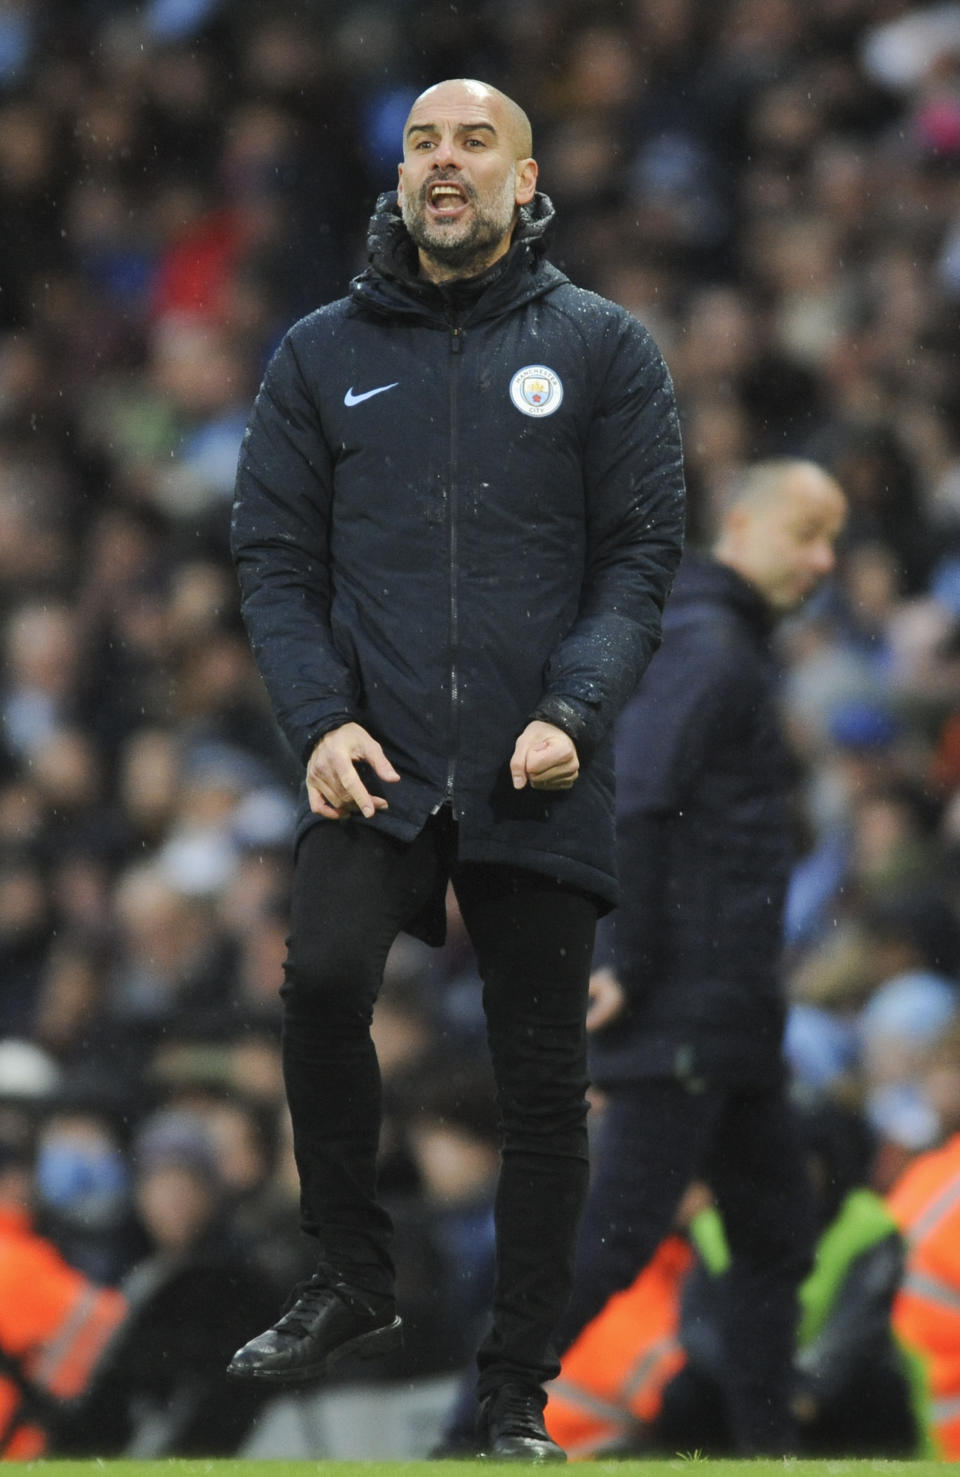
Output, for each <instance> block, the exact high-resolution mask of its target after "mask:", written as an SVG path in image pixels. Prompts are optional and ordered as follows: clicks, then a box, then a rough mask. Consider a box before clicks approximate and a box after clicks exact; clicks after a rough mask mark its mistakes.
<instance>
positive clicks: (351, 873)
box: [281, 821, 444, 1294]
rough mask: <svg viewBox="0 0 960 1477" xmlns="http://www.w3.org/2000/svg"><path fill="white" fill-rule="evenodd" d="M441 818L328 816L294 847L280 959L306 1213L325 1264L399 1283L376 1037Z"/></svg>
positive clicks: (428, 886) (428, 887) (430, 868)
mask: <svg viewBox="0 0 960 1477" xmlns="http://www.w3.org/2000/svg"><path fill="white" fill-rule="evenodd" d="M440 852H441V846H440V841H439V838H438V833H437V831H436V828H435V827H431V826H428V827H427V828H426V830H424V831H423V832H421V834H420V835H419V836H418V837H417V838H416V840H415V841H413V842H410V843H404V842H398V841H395V840H393V839H392V838H391V837H389V836H384V835H383V834H382V833H380V832H378V831H375V830H374V829H373V828H372V827H366V826H359V825H353V824H350V823H341V822H333V821H328V822H326V821H325V822H322V823H320V824H318V825H315V826H313V827H311V829H310V830H309V831H307V833H306V834H305V836H304V837H303V839H302V841H301V843H300V846H299V848H298V852H297V859H296V866H295V870H294V882H293V895H292V900H291V919H290V938H289V941H288V950H287V958H286V963H285V965H284V974H285V979H284V984H283V987H282V989H281V995H282V997H283V1070H284V1080H285V1085H286V1091H287V1101H288V1103H289V1106H290V1115H291V1119H292V1122H293V1141H294V1153H295V1156H296V1161H297V1168H298V1171H299V1174H300V1189H301V1196H300V1203H301V1222H302V1225H303V1228H304V1230H305V1231H307V1232H308V1233H309V1234H311V1235H313V1236H316V1237H317V1238H318V1241H319V1255H320V1261H321V1262H322V1263H326V1264H328V1265H329V1266H330V1267H332V1268H334V1269H336V1271H338V1272H339V1273H340V1275H341V1276H342V1277H343V1278H344V1280H345V1281H347V1282H348V1283H350V1284H351V1285H353V1286H355V1287H357V1288H361V1289H363V1290H365V1291H367V1292H371V1293H383V1294H390V1293H392V1291H393V1263H392V1261H391V1258H390V1253H389V1250H388V1247H389V1241H390V1234H391V1229H392V1228H391V1223H390V1218H389V1216H388V1215H387V1213H386V1211H385V1210H384V1209H383V1207H382V1206H381V1205H380V1204H379V1202H378V1200H377V1196H376V1160H377V1147H378V1142H379V1135H380V1117H381V1094H380V1072H379V1067H378V1064H377V1056H376V1051H375V1049H374V1046H373V1042H372V1040H371V1038H370V1022H371V1020H372V1016H373V1006H374V1002H375V1000H376V997H377V994H378V992H379V989H380V984H381V981H382V978H383V969H384V965H385V963H386V958H387V954H388V952H389V950H390V946H391V944H392V943H393V941H394V939H395V938H396V935H397V933H398V932H399V931H400V930H401V929H402V928H403V926H404V924H405V923H408V922H409V921H410V919H411V918H412V917H413V916H414V914H415V913H416V912H417V911H418V909H419V907H420V906H421V905H422V904H423V902H424V901H425V900H426V899H427V898H428V897H429V896H430V895H431V893H432V891H433V890H434V888H435V887H436V885H437V877H438V870H439V869H440V868H441V867H442V866H443V864H444V863H443V860H442V857H441V855H440Z"/></svg>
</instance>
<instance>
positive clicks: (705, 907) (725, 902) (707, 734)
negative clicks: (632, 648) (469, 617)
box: [591, 552, 792, 1084]
mask: <svg viewBox="0 0 960 1477" xmlns="http://www.w3.org/2000/svg"><path fill="white" fill-rule="evenodd" d="M771 630H772V622H771V616H770V612H769V609H768V607H767V606H766V604H765V603H764V601H763V600H762V599H761V597H760V596H759V595H758V594H757V593H756V592H755V591H754V590H753V589H752V588H751V587H750V586H749V585H748V584H747V583H746V582H745V581H744V580H743V579H741V577H740V576H739V575H738V574H737V573H736V572H735V571H734V570H732V569H730V568H729V567H728V566H726V565H723V564H720V563H718V562H717V561H716V560H713V559H709V558H704V557H702V556H699V555H695V554H693V553H690V552H688V553H687V555H686V556H685V557H684V561H683V564H682V566H681V569H680V572H679V574H678V575H677V580H676V584H675V586H674V590H673V594H672V596H671V598H670V604H669V606H668V607H667V612H666V616H665V620H664V629H663V645H662V648H661V650H660V651H659V652H658V653H657V655H656V657H655V659H654V660H653V661H652V662H651V664H650V668H649V670H648V672H647V674H646V676H645V677H644V680H643V683H642V686H641V689H640V691H639V693H638V694H637V695H636V697H635V698H634V699H633V700H632V701H631V702H630V703H629V704H628V705H627V707H626V709H625V711H624V713H623V715H622V718H621V720H620V722H619V724H618V729H617V770H618V775H619V784H618V794H619V799H618V839H619V849H620V867H621V880H622V892H623V896H622V904H621V907H620V908H619V909H618V910H617V913H616V915H615V916H614V917H613V918H612V919H610V920H605V921H604V927H603V937H602V944H601V947H602V949H603V951H604V957H605V959H608V960H611V961H612V960H613V956H614V954H615V963H616V970H617V973H618V975H619V978H620V980H621V983H622V984H623V986H624V988H625V989H626V992H627V995H628V997H629V1007H628V1010H627V1012H626V1014H625V1015H624V1016H621V1018H620V1019H619V1020H618V1021H616V1022H614V1023H613V1024H611V1025H610V1026H609V1027H607V1028H606V1029H605V1030H603V1031H600V1032H598V1033H597V1034H596V1035H595V1036H594V1037H593V1038H592V1043H591V1070H592V1073H593V1076H594V1078H595V1079H596V1080H597V1081H600V1082H604V1081H610V1082H617V1081H624V1080H633V1079H637V1078H642V1077H645V1076H662V1075H672V1074H674V1073H676V1074H677V1075H679V1076H681V1077H684V1078H688V1079H690V1080H694V1081H695V1080H696V1079H698V1078H703V1079H705V1080H707V1081H709V1082H711V1083H718V1084H748V1083H757V1084H760V1083H762V1082H765V1081H769V1080H770V1079H771V1078H776V1077H778V1076H779V1075H780V1073H781V1070H782V1066H781V1052H780V1046H781V1038H782V1031H783V1018H784V1005H783V1000H782V996H781V988H780V980H779V969H778V965H779V958H780V951H781V939H782V917H783V905H784V896H785V891H786V885H787V880H788V876H789V871H790V866H791V862H792V846H791V828H790V820H789V815H788V785H789V764H788V759H787V754H786V751H785V748H784V744H783V741H782V738H781V733H780V728H779V719H778V713H777V708H776V700H775V683H776V668H775V664H774V661H773V658H772V654H771V649H770V635H771Z"/></svg>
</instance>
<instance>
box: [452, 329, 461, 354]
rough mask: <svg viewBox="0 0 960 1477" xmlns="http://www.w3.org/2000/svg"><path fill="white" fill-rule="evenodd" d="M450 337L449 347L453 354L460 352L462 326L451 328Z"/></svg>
mask: <svg viewBox="0 0 960 1477" xmlns="http://www.w3.org/2000/svg"><path fill="white" fill-rule="evenodd" d="M450 338H451V340H452V342H451V345H450V347H451V348H452V350H453V352H454V353H455V354H462V353H463V329H462V328H459V327H458V328H451V330H450Z"/></svg>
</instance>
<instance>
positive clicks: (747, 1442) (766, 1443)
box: [558, 1078, 814, 1455]
mask: <svg viewBox="0 0 960 1477" xmlns="http://www.w3.org/2000/svg"><path fill="white" fill-rule="evenodd" d="M593 1157H594V1166H595V1168H594V1176H593V1182H592V1185H591V1189H590V1195H589V1199H588V1202H587V1208H586V1212H585V1215H584V1220H583V1229H582V1234H581V1237H580V1244H579V1250H578V1256H577V1263H576V1273H575V1278H574V1293H573V1298H572V1300H571V1303H570V1305H569V1308H568V1312H567V1314H566V1315H565V1317H564V1319H563V1322H562V1326H561V1328H560V1329H559V1330H558V1342H559V1345H560V1348H561V1350H564V1349H566V1348H567V1347H568V1346H569V1344H570V1343H572V1341H573V1339H574V1338H575V1337H576V1335H577V1333H579V1331H580V1329H581V1328H583V1327H584V1326H585V1325H586V1324H587V1323H588V1322H589V1321H590V1320H591V1318H593V1317H594V1316H595V1315H596V1314H597V1313H598V1312H599V1311H600V1309H601V1308H602V1307H603V1306H604V1304H605V1303H606V1301H607V1299H608V1298H609V1297H610V1296H611V1295H612V1294H613V1293H615V1292H617V1291H619V1290H620V1289H621V1288H624V1287H628V1286H629V1285H630V1284H631V1283H632V1282H633V1280H634V1278H635V1277H636V1276H637V1274H638V1272H639V1271H640V1270H641V1268H643V1267H644V1266H645V1265H646V1263H647V1262H648V1261H649V1260H650V1258H651V1257H652V1256H653V1254H654V1252H655V1250H656V1248H657V1246H658V1245H659V1244H660V1242H661V1241H662V1240H663V1238H664V1236H666V1235H667V1234H668V1233H669V1231H670V1230H671V1228H672V1225H673V1222H674V1217H675V1214H676V1211H677V1208H678V1205H679V1203H680V1200H681V1197H682V1196H683V1193H684V1191H685V1190H686V1188H687V1186H688V1185H689V1184H690V1182H691V1181H692V1180H694V1179H702V1180H704V1181H706V1182H707V1183H708V1184H709V1186H710V1188H711V1189H712V1191H713V1193H714V1196H715V1199H716V1202H717V1206H718V1209H719V1211H720V1214H721V1216H722V1218H723V1223H724V1229H725V1231H726V1236H727V1241H728V1243H729V1247H730V1253H731V1266H730V1272H729V1275H728V1276H727V1277H726V1278H724V1280H723V1286H724V1291H723V1307H722V1309H721V1310H720V1314H721V1319H720V1321H721V1324H722V1332H723V1339H724V1361H723V1362H724V1381H725V1395H726V1399H727V1405H728V1419H729V1422H730V1428H731V1430H732V1432H733V1436H734V1441H735V1444H736V1447H737V1449H738V1450H739V1451H740V1452H741V1453H743V1454H754V1455H756V1454H771V1455H776V1454H782V1453H786V1452H789V1451H791V1450H793V1449H795V1432H794V1430H793V1425H792V1421H791V1419H790V1414H789V1395H790V1388H791V1384H792V1368H793V1357H794V1350H795V1337H796V1321H797V1288H798V1286H799V1284H800V1282H801V1281H802V1280H803V1278H804V1277H805V1276H806V1274H807V1272H808V1270H809V1267H810V1258H811V1254H812V1245H813V1238H814V1226H813V1214H812V1209H811V1195H810V1189H809V1181H808V1178H807V1171H806V1168H805V1165H804V1162H803V1158H802V1154H801V1150H800V1144H799V1138H798V1133H797V1129H796V1126H795V1122H794V1117H793V1112H792V1109H791V1107H790V1104H789V1101H788V1099H787V1094H786V1090H785V1088H784V1087H782V1086H779V1085H776V1086H770V1087H768V1088H755V1089H749V1088H743V1089H736V1090H735V1089H731V1088H723V1087H713V1088H709V1087H708V1088H706V1089H704V1090H702V1091H691V1090H690V1089H689V1088H688V1087H687V1086H686V1085H685V1084H684V1083H683V1082H682V1081H680V1080H679V1079H676V1078H650V1079H645V1080H638V1081H636V1082H631V1083H627V1084H623V1085H621V1086H618V1087H617V1088H616V1089H614V1090H612V1091H611V1093H610V1097H609V1101H608V1104H607V1106H606V1108H605V1110H604V1116H603V1120H602V1124H601V1127H600V1129H599V1132H598V1135H597V1141H596V1143H595V1145H594V1152H593Z"/></svg>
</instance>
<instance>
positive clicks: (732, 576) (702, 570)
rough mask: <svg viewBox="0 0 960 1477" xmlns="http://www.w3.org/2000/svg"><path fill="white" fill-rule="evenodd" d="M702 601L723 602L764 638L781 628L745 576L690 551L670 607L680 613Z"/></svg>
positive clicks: (773, 612) (770, 607)
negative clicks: (685, 607) (684, 608)
mask: <svg viewBox="0 0 960 1477" xmlns="http://www.w3.org/2000/svg"><path fill="white" fill-rule="evenodd" d="M702 600H708V601H721V602H722V603H723V604H725V605H728V606H730V607H732V608H733V609H735V610H736V611H737V612H738V613H739V614H740V615H741V616H742V617H743V618H744V619H745V620H747V621H748V622H749V623H750V625H751V626H753V627H754V629H755V630H756V631H757V632H759V633H761V634H762V635H764V636H767V635H769V634H770V633H771V632H772V631H773V628H774V627H775V625H776V624H777V612H776V611H775V610H774V609H773V607H772V606H771V605H770V603H769V602H768V601H767V600H765V599H764V598H763V596H762V595H761V594H760V591H759V590H757V589H756V588H755V587H754V586H753V585H751V584H750V583H749V581H748V580H745V579H744V578H743V576H742V575H741V574H738V573H737V571H736V570H735V569H731V567H730V565H729V564H723V563H721V561H720V560H719V559H714V558H713V557H712V556H711V555H708V554H701V553H695V552H694V551H693V550H692V549H689V548H688V549H687V550H685V552H684V556H683V559H682V561H681V564H680V568H679V569H678V571H677V578H676V582H675V584H674V587H673V593H672V594H671V596H670V606H674V607H675V608H676V609H677V610H679V609H680V608H681V607H682V606H684V605H687V604H691V603H695V602H699V601H702Z"/></svg>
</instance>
